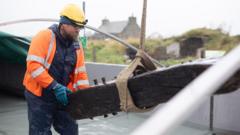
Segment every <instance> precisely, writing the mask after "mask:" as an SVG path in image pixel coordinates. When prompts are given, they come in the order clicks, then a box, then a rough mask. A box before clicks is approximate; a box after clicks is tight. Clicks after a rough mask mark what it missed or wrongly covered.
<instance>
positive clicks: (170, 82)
mask: <svg viewBox="0 0 240 135" xmlns="http://www.w3.org/2000/svg"><path fill="white" fill-rule="evenodd" d="M210 65H211V64H187V65H179V66H174V67H171V68H167V69H162V70H157V71H151V72H147V73H143V74H141V75H137V76H134V77H132V78H130V79H129V81H128V87H129V89H130V93H131V95H132V97H133V100H134V102H135V104H136V106H138V107H140V108H143V107H146V108H149V107H152V106H155V105H158V104H160V103H164V102H166V101H168V100H169V99H170V98H172V97H173V96H174V95H175V94H176V93H178V92H179V91H180V90H181V89H182V88H184V87H185V86H186V85H187V84H188V83H190V82H191V81H192V80H194V79H195V78H196V77H197V76H198V75H200V74H201V73H202V72H203V71H204V70H205V69H207V68H208V67H209V66H210ZM206 81H207V80H206ZM239 85H240V72H237V73H236V74H235V76H233V77H232V78H231V79H230V80H229V81H227V82H226V83H225V84H224V85H223V86H222V87H221V88H220V89H219V90H218V91H217V92H216V94H224V93H229V92H232V91H234V90H236V89H237V88H238V87H239ZM69 99H70V104H69V105H68V106H67V108H66V109H67V111H68V112H69V113H70V114H71V116H72V117H74V118H75V119H84V118H92V117H95V116H100V115H105V114H111V113H116V112H119V111H120V109H119V108H120V106H119V103H120V101H119V96H118V91H117V88H116V84H115V83H110V84H106V85H101V86H95V87H92V88H88V89H85V90H80V91H78V92H76V93H74V94H71V95H69Z"/></svg>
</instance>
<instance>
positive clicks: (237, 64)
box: [131, 45, 240, 135]
mask: <svg viewBox="0 0 240 135" xmlns="http://www.w3.org/2000/svg"><path fill="white" fill-rule="evenodd" d="M239 68H240V45H238V47H236V49H234V50H232V51H231V52H230V53H228V54H227V55H226V56H225V57H223V58H222V59H220V60H219V61H218V62H217V63H215V64H214V65H213V66H211V67H210V68H208V69H207V70H206V71H205V72H203V73H202V74H201V75H200V76H199V77H198V78H196V79H195V80H194V81H193V82H191V83H190V84H189V85H187V86H186V87H185V88H184V89H183V90H181V91H180V92H179V93H178V94H177V95H176V96H174V97H173V98H172V99H171V100H170V101H169V102H167V103H166V104H165V105H164V106H163V107H162V108H159V109H158V110H157V111H156V112H155V113H154V114H153V115H152V116H151V117H150V118H149V119H147V120H146V121H145V122H144V123H143V124H142V125H140V126H139V127H138V128H136V130H134V131H133V132H132V133H131V135H146V134H147V135H165V134H166V133H168V132H169V131H170V130H173V129H174V128H175V127H176V126H178V125H179V124H181V123H182V122H184V120H186V119H187V118H188V117H189V115H190V114H191V113H192V112H193V111H195V110H196V109H197V108H198V107H199V106H200V105H201V103H203V102H204V101H205V100H206V99H207V98H209V97H210V96H211V95H212V94H213V93H214V92H215V91H216V90H217V89H218V88H220V87H221V85H223V84H224V83H225V82H226V81H227V80H228V79H229V78H230V77H231V76H233V75H234V73H236V72H237V71H238V69H239Z"/></svg>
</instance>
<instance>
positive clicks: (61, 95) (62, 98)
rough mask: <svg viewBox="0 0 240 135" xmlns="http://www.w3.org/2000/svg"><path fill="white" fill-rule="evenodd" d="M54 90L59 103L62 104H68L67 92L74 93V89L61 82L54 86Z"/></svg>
mask: <svg viewBox="0 0 240 135" xmlns="http://www.w3.org/2000/svg"><path fill="white" fill-rule="evenodd" d="M53 91H54V94H55V96H56V98H57V101H58V102H59V103H61V104H62V105H67V104H68V98H67V94H70V93H72V91H70V90H69V89H68V88H67V87H65V86H63V85H61V84H59V83H58V84H57V85H56V86H54V87H53Z"/></svg>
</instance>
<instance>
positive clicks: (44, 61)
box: [23, 29, 89, 96]
mask: <svg viewBox="0 0 240 135" xmlns="http://www.w3.org/2000/svg"><path fill="white" fill-rule="evenodd" d="M55 52H56V38H55V34H54V32H52V30H50V29H46V30H43V31H40V32H39V33H38V34H37V35H36V36H35V37H34V38H33V39H32V42H31V45H30V48H29V51H28V56H27V69H26V73H25V76H24V80H23V85H24V86H25V87H26V89H27V90H29V91H30V92H32V93H33V94H34V95H36V96H41V95H42V90H43V88H47V87H48V86H49V85H50V84H51V83H52V82H53V81H54V79H53V78H52V77H51V76H50V75H49V73H48V70H49V68H50V66H51V63H52V61H53V57H54V54H55ZM76 54H77V61H76V66H75V69H74V72H73V73H72V74H71V75H70V82H69V84H68V85H67V87H68V88H69V89H70V90H72V91H73V92H74V91H77V90H79V89H83V88H87V87H89V81H88V76H87V72H86V68H85V64H84V52H83V48H82V47H80V48H79V49H77V50H76Z"/></svg>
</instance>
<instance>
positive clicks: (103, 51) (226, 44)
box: [85, 28, 240, 66]
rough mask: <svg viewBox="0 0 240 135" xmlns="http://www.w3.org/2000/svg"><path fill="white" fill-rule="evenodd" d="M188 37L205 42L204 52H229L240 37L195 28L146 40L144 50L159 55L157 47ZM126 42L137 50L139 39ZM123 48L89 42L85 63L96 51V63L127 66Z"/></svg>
mask: <svg viewBox="0 0 240 135" xmlns="http://www.w3.org/2000/svg"><path fill="white" fill-rule="evenodd" d="M188 37H202V38H203V39H204V41H205V44H204V48H205V50H224V51H226V52H228V51H230V50H231V49H232V48H234V47H236V45H237V44H238V43H240V35H236V36H230V35H229V34H228V33H227V32H224V31H223V30H221V29H208V28H197V29H193V30H190V31H188V32H186V33H183V34H182V35H180V36H174V37H170V38H165V39H162V38H161V39H160V38H159V39H146V40H145V45H144V50H145V51H146V52H147V53H148V54H149V55H150V56H154V54H156V53H159V52H156V50H157V48H159V47H167V46H169V45H171V44H172V43H175V42H179V41H181V40H183V39H186V38H188ZM126 42H128V43H130V44H132V45H133V46H135V47H136V48H139V39H134V38H130V39H127V40H126ZM125 49H126V48H125V47H124V46H122V45H120V44H119V43H117V42H115V41H113V40H89V41H88V47H87V48H86V49H85V57H86V60H87V61H94V58H93V51H94V50H95V51H96V59H95V61H96V62H103V63H115V64H127V63H128V62H127V61H128V60H127V59H126V57H125ZM194 59H196V58H194V57H186V58H182V59H168V60H161V61H160V60H159V61H160V63H161V64H163V65H166V66H170V65H174V64H179V63H184V62H186V61H191V60H194Z"/></svg>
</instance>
